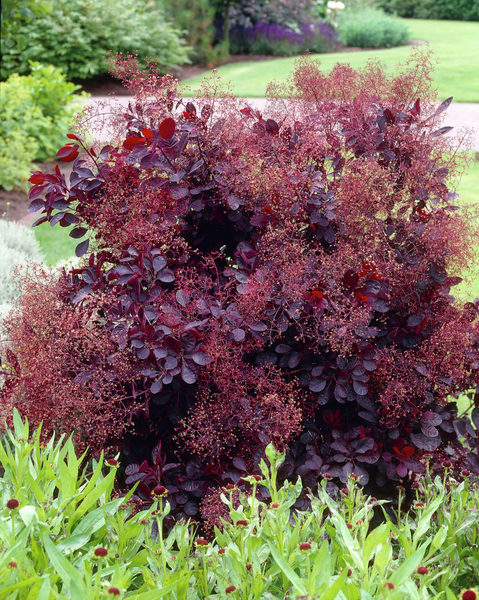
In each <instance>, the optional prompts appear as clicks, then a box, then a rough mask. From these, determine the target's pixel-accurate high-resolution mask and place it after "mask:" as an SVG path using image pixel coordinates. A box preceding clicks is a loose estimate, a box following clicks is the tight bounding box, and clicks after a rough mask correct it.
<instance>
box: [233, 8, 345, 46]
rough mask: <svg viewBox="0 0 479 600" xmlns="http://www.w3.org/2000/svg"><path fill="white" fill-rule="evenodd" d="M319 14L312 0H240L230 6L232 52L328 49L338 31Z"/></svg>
mask: <svg viewBox="0 0 479 600" xmlns="http://www.w3.org/2000/svg"><path fill="white" fill-rule="evenodd" d="M318 17H319V14H318V7H317V5H316V4H315V3H314V2H310V1H309V0H304V1H301V2H290V1H289V0H288V1H285V2H272V1H270V0H263V1H262V2H251V1H250V0H241V1H240V2H237V3H234V4H233V5H232V6H231V9H230V36H231V52H232V54H272V55H274V56H292V55H294V54H300V53H304V52H308V51H310V52H327V51H328V50H329V49H330V47H331V46H332V44H333V43H334V42H335V41H336V35H335V32H334V30H333V29H332V28H331V27H329V26H328V25H327V24H326V23H320V22H318Z"/></svg>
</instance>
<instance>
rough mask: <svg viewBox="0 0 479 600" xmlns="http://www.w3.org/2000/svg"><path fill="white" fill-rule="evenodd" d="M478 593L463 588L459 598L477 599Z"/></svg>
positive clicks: (462, 599)
mask: <svg viewBox="0 0 479 600" xmlns="http://www.w3.org/2000/svg"><path fill="white" fill-rule="evenodd" d="M477 599H478V594H477V592H476V591H475V590H471V589H470V590H464V591H463V592H462V593H461V600H477Z"/></svg>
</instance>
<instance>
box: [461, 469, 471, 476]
mask: <svg viewBox="0 0 479 600" xmlns="http://www.w3.org/2000/svg"><path fill="white" fill-rule="evenodd" d="M470 474H471V471H468V470H467V469H464V471H461V475H462V476H463V477H469V475H470Z"/></svg>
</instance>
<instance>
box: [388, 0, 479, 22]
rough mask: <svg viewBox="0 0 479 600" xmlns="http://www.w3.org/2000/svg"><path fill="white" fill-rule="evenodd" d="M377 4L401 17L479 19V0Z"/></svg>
mask: <svg viewBox="0 0 479 600" xmlns="http://www.w3.org/2000/svg"><path fill="white" fill-rule="evenodd" d="M377 5H378V6H379V7H381V8H383V9H384V10H385V11H387V12H390V13H394V14H397V15H399V16H400V17H414V18H416V19H449V20H455V21H479V0H423V2H414V0H378V1H377Z"/></svg>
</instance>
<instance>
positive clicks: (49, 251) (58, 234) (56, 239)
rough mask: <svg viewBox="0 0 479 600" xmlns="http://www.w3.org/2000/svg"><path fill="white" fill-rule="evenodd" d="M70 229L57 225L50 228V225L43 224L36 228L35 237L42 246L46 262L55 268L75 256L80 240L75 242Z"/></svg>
mask: <svg viewBox="0 0 479 600" xmlns="http://www.w3.org/2000/svg"><path fill="white" fill-rule="evenodd" d="M69 230H70V228H68V229H67V228H64V227H60V226H59V225H55V226H54V227H50V225H49V224H48V223H43V224H42V225H39V226H38V227H35V228H34V231H35V237H36V238H37V240H38V243H39V244H40V248H41V250H42V253H43V256H44V258H45V262H46V264H47V265H49V266H51V267H53V266H55V265H57V264H58V262H59V261H62V260H65V259H67V258H70V257H72V256H75V248H76V246H77V244H78V242H79V240H74V239H73V238H71V237H70V236H69V235H68V232H69Z"/></svg>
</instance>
